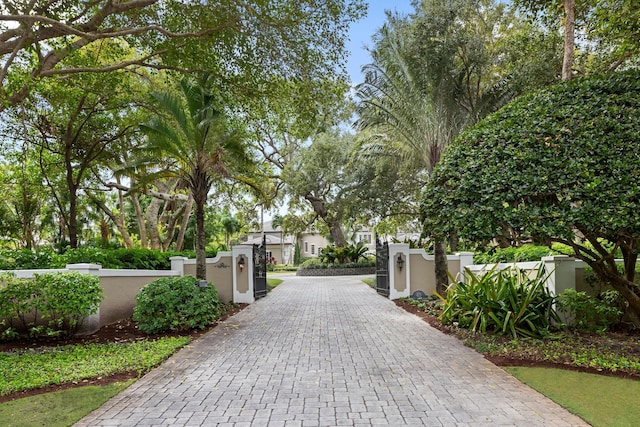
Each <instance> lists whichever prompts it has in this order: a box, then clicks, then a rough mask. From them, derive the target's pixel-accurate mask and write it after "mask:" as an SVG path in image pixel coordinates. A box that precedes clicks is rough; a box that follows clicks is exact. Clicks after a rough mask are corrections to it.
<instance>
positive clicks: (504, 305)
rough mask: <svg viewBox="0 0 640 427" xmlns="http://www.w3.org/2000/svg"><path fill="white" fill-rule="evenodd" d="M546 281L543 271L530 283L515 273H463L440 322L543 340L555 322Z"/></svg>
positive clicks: (505, 271) (522, 275)
mask: <svg viewBox="0 0 640 427" xmlns="http://www.w3.org/2000/svg"><path fill="white" fill-rule="evenodd" d="M546 278H547V275H546V274H545V272H544V270H543V269H542V268H540V269H539V270H538V274H537V276H536V277H535V278H533V279H530V278H528V277H527V273H526V272H524V271H522V270H518V269H507V270H497V269H496V268H495V267H494V268H493V269H491V270H490V271H488V272H486V273H485V274H484V275H482V276H476V275H475V274H473V273H471V272H470V271H466V273H465V275H464V281H460V282H457V283H455V284H454V285H452V286H451V287H450V288H449V290H448V292H447V296H446V299H444V303H445V304H444V309H443V311H442V314H441V315H440V318H441V319H442V321H443V322H444V323H454V322H455V323H457V324H458V326H459V327H461V328H466V329H469V330H471V331H473V332H476V331H479V332H487V331H494V332H496V333H498V334H508V335H511V336H513V337H514V338H515V337H517V336H528V337H540V336H545V335H547V334H548V333H549V330H550V328H551V326H552V322H553V321H554V320H556V319H557V316H556V313H555V310H554V308H553V302H554V297H553V296H552V295H551V294H550V293H549V291H548V290H547V289H546V288H545V286H544V283H545V281H546Z"/></svg>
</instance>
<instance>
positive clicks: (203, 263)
mask: <svg viewBox="0 0 640 427" xmlns="http://www.w3.org/2000/svg"><path fill="white" fill-rule="evenodd" d="M193 199H194V201H195V205H196V278H197V279H200V280H207V253H206V250H205V246H206V238H205V233H204V206H205V203H206V201H207V194H206V193H205V194H204V195H202V194H194V197H193Z"/></svg>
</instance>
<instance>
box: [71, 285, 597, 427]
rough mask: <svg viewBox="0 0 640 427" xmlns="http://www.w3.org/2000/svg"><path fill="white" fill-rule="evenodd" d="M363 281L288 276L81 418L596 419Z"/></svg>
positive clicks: (248, 421)
mask: <svg viewBox="0 0 640 427" xmlns="http://www.w3.org/2000/svg"><path fill="white" fill-rule="evenodd" d="M359 279H360V278H347V277H340V278H307V277H295V276H291V277H287V278H286V280H285V282H284V283H283V284H281V285H280V286H279V287H278V288H276V290H274V291H273V292H271V293H270V294H269V296H267V297H266V298H264V299H262V300H260V301H258V302H257V303H256V304H253V305H251V306H250V307H249V308H247V309H245V310H244V311H242V312H241V313H239V314H237V315H235V316H233V317H232V318H230V319H228V320H227V321H225V322H224V323H222V324H221V325H219V326H218V327H217V328H215V329H214V330H212V331H211V332H209V333H207V334H206V335H204V336H203V337H201V338H200V339H199V340H198V341H197V342H195V343H194V344H192V345H190V346H189V347H188V348H185V349H183V350H181V351H180V352H178V353H177V354H176V355H174V356H173V357H172V358H170V359H169V360H167V361H166V362H165V363H164V364H163V365H162V366H161V367H159V368H157V369H155V370H154V371H152V372H150V373H149V374H148V375H146V376H145V377H143V378H142V379H140V380H139V381H137V382H136V383H135V384H133V385H132V386H131V387H129V388H128V389H127V390H126V391H124V392H123V393H121V394H119V395H118V396H116V397H114V398H113V399H111V400H110V401H109V402H107V403H106V404H105V405H104V406H102V407H101V408H100V409H98V410H97V411H95V412H93V413H92V414H90V415H89V416H87V417H86V418H84V419H83V420H81V421H80V422H79V423H78V424H77V425H79V426H111V425H120V426H149V425H185V426H201V425H202V426H215V425H218V426H274V427H275V426H290V425H291V426H341V425H349V426H350V425H388V426H401V425H427V426H481V425H486V426H496V425H503V426H507V425H508V426H539V425H545V426H546V425H548V426H569V425H576V426H578V425H587V424H586V423H584V422H583V421H582V420H581V419H579V418H577V417H576V416H574V415H571V414H570V413H568V412H567V411H565V410H564V409H562V408H561V407H559V406H558V405H556V404H555V403H553V402H551V401H550V400H548V399H547V398H545V397H544V396H542V395H540V394H538V393H537V392H535V391H533V390H532V389H530V388H528V387H527V386H525V385H522V384H521V383H519V382H518V381H517V380H515V379H514V378H513V377H511V376H510V375H508V374H507V373H505V372H504V371H503V370H501V369H500V368H498V367H496V366H495V365H493V364H491V363H489V362H488V361H486V360H485V359H484V358H483V357H482V356H481V355H479V354H477V353H476V352H474V351H473V350H471V349H469V348H467V347H465V346H464V345H462V344H461V343H460V342H458V341H457V340H456V339H455V338H452V337H450V336H446V335H444V334H442V333H441V332H439V331H437V330H436V329H434V328H432V327H430V326H429V325H428V324H426V323H424V322H423V321H421V320H420V319H419V318H418V317H416V316H414V315H411V314H408V313H406V312H405V311H403V310H401V309H400V308H397V307H396V306H395V305H394V304H393V302H391V301H389V300H387V299H385V298H382V297H380V296H378V295H377V294H376V293H375V291H374V290H372V289H371V288H369V287H368V286H366V285H365V284H363V283H362V282H361V281H360V280H359Z"/></svg>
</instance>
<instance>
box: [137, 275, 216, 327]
mask: <svg viewBox="0 0 640 427" xmlns="http://www.w3.org/2000/svg"><path fill="white" fill-rule="evenodd" d="M219 313H220V300H219V299H218V293H217V291H216V288H215V287H214V286H213V285H211V284H208V286H207V287H204V288H201V287H200V286H198V280H197V279H196V278H194V277H192V276H185V277H167V278H162V279H157V280H155V281H153V282H151V283H149V284H148V285H146V286H145V287H143V288H142V289H141V290H140V292H139V293H138V295H137V297H136V306H135V308H134V311H133V320H135V321H136V322H138V327H139V328H140V329H141V330H142V331H144V332H146V333H147V334H159V333H162V332H169V331H183V330H189V329H196V328H197V329H203V328H204V327H205V326H207V325H209V324H210V323H211V322H213V321H214V320H215V319H216V318H217V317H218V316H219Z"/></svg>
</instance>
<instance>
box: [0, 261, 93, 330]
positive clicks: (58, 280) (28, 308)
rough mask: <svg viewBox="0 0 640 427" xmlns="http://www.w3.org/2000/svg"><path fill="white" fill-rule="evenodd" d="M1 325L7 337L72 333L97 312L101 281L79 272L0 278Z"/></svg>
mask: <svg viewBox="0 0 640 427" xmlns="http://www.w3.org/2000/svg"><path fill="white" fill-rule="evenodd" d="M0 281H2V285H0V322H1V324H2V326H3V329H4V330H3V333H2V336H3V337H4V338H15V337H18V336H19V335H22V334H29V335H30V336H32V337H37V336H42V335H49V336H50V335H61V334H73V333H75V332H77V331H78V329H79V328H80V326H81V325H82V322H83V320H84V319H85V318H86V317H87V316H88V315H90V314H94V313H96V312H97V310H98V306H99V305H100V301H102V298H103V293H102V287H101V286H100V278H99V277H98V276H91V275H87V274H80V273H78V272H69V273H46V274H37V275H35V276H34V278H33V279H18V278H16V277H15V276H13V275H11V274H3V275H2V277H1V278H0Z"/></svg>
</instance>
